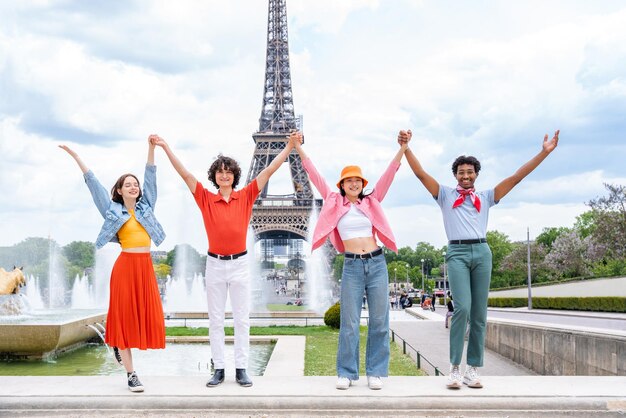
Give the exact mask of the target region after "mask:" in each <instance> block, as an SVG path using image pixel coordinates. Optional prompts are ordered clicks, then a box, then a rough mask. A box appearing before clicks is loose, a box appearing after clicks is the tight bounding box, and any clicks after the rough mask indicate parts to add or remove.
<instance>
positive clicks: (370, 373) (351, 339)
mask: <svg viewBox="0 0 626 418" xmlns="http://www.w3.org/2000/svg"><path fill="white" fill-rule="evenodd" d="M291 140H292V141H293V143H294V146H295V148H296V150H297V151H298V154H300V158H301V159H302V165H303V167H304V169H305V170H306V172H307V173H308V174H309V178H310V179H311V182H312V183H313V185H314V186H315V187H316V188H317V190H318V191H319V192H320V194H321V195H322V198H323V199H324V205H323V206H322V210H321V212H320V215H319V220H318V222H317V225H316V226H315V231H314V232H313V243H312V250H315V249H316V248H318V247H320V246H321V245H322V244H323V243H324V242H325V241H326V238H328V237H330V241H331V242H332V244H333V246H334V247H335V248H336V249H337V251H338V252H339V253H344V263H343V272H342V275H341V301H340V304H341V314H340V317H341V318H340V329H339V348H338V350H337V384H336V388H337V389H348V388H349V387H350V385H351V383H352V381H354V380H358V378H359V325H360V317H361V315H360V307H361V296H362V295H363V292H365V293H366V295H367V303H368V308H369V324H368V327H367V350H366V354H365V373H366V375H367V381H368V386H369V388H370V389H373V390H376V389H382V387H383V382H382V380H381V377H387V374H388V370H389V309H388V307H387V294H388V291H389V276H388V273H387V262H386V261H385V255H384V254H383V249H382V248H381V247H379V246H378V244H377V242H376V238H375V236H378V238H379V239H380V240H381V241H382V242H383V244H385V246H386V247H387V248H389V249H390V250H392V251H394V252H397V247H396V243H395V238H394V236H393V233H392V231H391V227H390V226H389V223H388V222H387V219H386V218H385V214H384V213H383V210H382V207H381V204H380V202H381V201H382V200H383V199H384V197H385V195H386V194H387V190H389V186H391V182H392V181H393V178H394V176H395V174H396V171H398V168H399V167H400V160H401V159H402V155H403V154H404V150H405V149H406V145H401V146H400V149H399V150H398V152H397V153H396V155H395V157H394V158H393V160H392V161H391V163H390V164H389V166H388V167H387V170H385V172H384V173H383V175H382V177H381V178H380V180H378V183H376V186H374V190H373V191H372V192H371V193H369V194H365V193H364V189H365V187H366V186H367V180H366V179H365V177H364V176H363V174H362V173H361V169H360V168H359V167H358V166H354V165H349V166H346V167H344V169H343V170H341V176H340V178H339V181H338V182H337V184H336V187H337V189H336V191H335V190H333V189H332V188H331V187H330V186H329V185H328V184H327V183H326V181H325V180H324V179H323V178H322V176H321V175H320V174H319V173H318V172H317V170H316V169H315V166H314V165H313V162H311V159H310V158H308V157H307V155H306V153H305V152H304V150H303V149H302V134H301V133H299V132H295V133H293V134H292V135H291Z"/></svg>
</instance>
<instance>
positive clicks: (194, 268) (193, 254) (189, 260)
mask: <svg viewBox="0 0 626 418" xmlns="http://www.w3.org/2000/svg"><path fill="white" fill-rule="evenodd" d="M180 253H183V254H184V256H183V257H184V258H185V260H184V263H185V265H184V266H180V267H181V268H184V271H185V272H186V274H202V273H204V269H205V265H206V256H202V255H200V253H199V252H198V251H196V249H195V248H193V247H192V246H191V245H189V244H178V245H176V246H175V247H174V249H172V250H171V251H169V252H168V253H167V257H166V258H165V262H164V264H167V265H168V266H170V267H172V274H174V275H177V274H178V272H177V271H176V268H177V267H179V266H177V265H176V257H177V255H180Z"/></svg>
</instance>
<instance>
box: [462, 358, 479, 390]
mask: <svg viewBox="0 0 626 418" xmlns="http://www.w3.org/2000/svg"><path fill="white" fill-rule="evenodd" d="M463 383H464V384H466V385H467V386H469V387H471V388H476V389H480V388H482V387H483V384H482V383H480V376H479V375H478V368H477V367H474V366H470V365H469V364H468V365H467V367H466V368H465V374H464V375H463Z"/></svg>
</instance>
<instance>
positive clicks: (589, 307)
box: [488, 296, 626, 313]
mask: <svg viewBox="0 0 626 418" xmlns="http://www.w3.org/2000/svg"><path fill="white" fill-rule="evenodd" d="M488 304H489V306H491V307H497V308H520V307H522V306H528V299H527V298H489V302H488ZM533 308H535V309H564V310H568V311H595V312H621V313H626V298H624V297H614V296H593V297H564V298H554V297H552V298H550V297H534V298H533Z"/></svg>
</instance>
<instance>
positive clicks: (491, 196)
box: [398, 130, 559, 389]
mask: <svg viewBox="0 0 626 418" xmlns="http://www.w3.org/2000/svg"><path fill="white" fill-rule="evenodd" d="M411 136H412V133H411V131H410V130H409V131H400V133H399V134H398V142H399V143H400V144H407V143H408V142H409V141H410V140H411ZM558 142H559V131H556V132H555V133H554V137H553V138H552V139H550V140H549V139H548V135H545V136H544V138H543V148H542V150H541V151H540V152H539V153H538V154H537V155H536V156H534V157H533V158H532V159H531V160H530V161H528V162H527V163H526V164H524V165H523V166H521V167H520V168H519V169H518V170H517V171H516V172H515V173H514V174H513V175H512V176H510V177H508V178H506V179H504V180H503V181H501V182H500V183H499V184H498V185H496V187H495V188H493V189H488V190H485V191H479V192H477V191H476V190H475V189H474V182H475V181H476V179H477V177H478V173H479V172H480V168H481V165H480V162H479V161H478V160H477V159H476V158H474V157H467V156H465V155H461V156H460V157H458V158H457V159H456V160H455V161H454V163H453V164H452V174H453V175H454V177H455V180H456V182H457V185H456V187H447V186H442V185H440V184H439V183H438V182H437V180H435V179H434V178H433V177H431V176H430V175H429V174H428V173H427V172H426V171H425V170H424V169H423V168H422V165H421V164H420V162H419V161H418V159H417V157H416V156H415V154H413V152H412V151H411V149H410V148H409V149H408V150H407V152H406V154H405V155H406V159H407V161H408V162H409V165H410V166H411V169H413V172H414V173H415V175H416V176H417V178H418V179H419V180H420V181H421V182H422V184H423V185H424V187H425V188H426V190H428V192H429V193H430V194H431V195H432V196H433V197H434V198H435V200H436V201H437V204H438V205H439V207H440V208H441V212H442V214H443V223H444V227H445V230H446V235H447V237H448V240H449V241H448V250H447V254H446V260H447V265H448V277H449V280H450V289H451V290H452V294H453V295H454V304H455V306H454V316H453V317H452V325H451V328H450V363H451V364H450V374H449V376H448V385H447V386H448V388H450V389H458V388H460V387H461V386H462V383H464V384H466V385H468V386H469V387H472V388H481V387H482V383H481V381H480V376H479V374H478V367H482V366H483V357H484V351H485V328H486V323H487V299H488V296H489V283H490V281H491V267H492V256H491V250H490V249H489V245H488V244H487V239H486V236H487V218H488V216H489V208H490V207H491V206H493V205H495V204H497V203H498V202H499V201H500V199H502V198H503V197H504V196H506V195H507V194H508V193H509V192H510V191H511V189H513V187H515V185H517V184H518V183H519V182H520V181H522V179H524V177H526V176H527V175H528V174H530V173H531V172H532V171H533V170H534V169H535V168H537V166H538V165H539V164H540V163H541V162H542V161H543V160H544V159H545V158H546V157H547V156H548V155H550V153H551V152H552V151H554V149H555V148H556V146H557V144H558ZM468 319H469V322H470V334H469V341H468V344H467V367H466V368H465V373H464V375H461V371H460V364H461V359H462V357H463V348H464V343H465V341H464V335H465V329H466V327H467V322H468Z"/></svg>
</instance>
